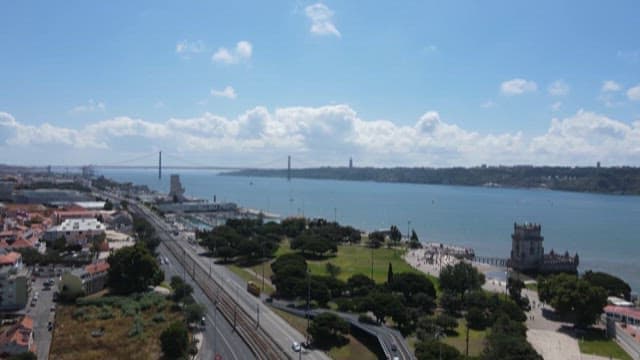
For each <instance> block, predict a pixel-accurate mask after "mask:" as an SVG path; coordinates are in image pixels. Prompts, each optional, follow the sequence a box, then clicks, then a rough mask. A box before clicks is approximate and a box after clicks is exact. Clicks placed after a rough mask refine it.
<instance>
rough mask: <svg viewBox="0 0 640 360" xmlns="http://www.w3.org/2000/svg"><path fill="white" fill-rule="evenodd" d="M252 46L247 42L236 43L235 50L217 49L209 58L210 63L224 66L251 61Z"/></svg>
mask: <svg viewBox="0 0 640 360" xmlns="http://www.w3.org/2000/svg"><path fill="white" fill-rule="evenodd" d="M252 55H253V45H251V43H250V42H248V41H244V40H243V41H238V43H236V47H235V49H231V50H229V49H227V48H224V47H221V48H219V49H218V50H217V51H216V52H215V53H214V54H213V56H212V57H211V61H213V62H220V63H224V64H237V63H240V62H243V61H247V60H249V59H251V56H252Z"/></svg>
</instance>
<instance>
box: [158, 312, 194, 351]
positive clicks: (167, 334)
mask: <svg viewBox="0 0 640 360" xmlns="http://www.w3.org/2000/svg"><path fill="white" fill-rule="evenodd" d="M160 344H161V346H162V352H163V353H164V356H165V357H166V358H168V359H180V358H182V357H184V355H185V354H186V353H187V350H188V349H189V332H188V330H187V327H186V326H185V325H184V323H182V322H180V321H176V322H174V323H172V324H171V325H169V327H168V328H166V329H165V330H164V331H163V332H162V333H161V334H160Z"/></svg>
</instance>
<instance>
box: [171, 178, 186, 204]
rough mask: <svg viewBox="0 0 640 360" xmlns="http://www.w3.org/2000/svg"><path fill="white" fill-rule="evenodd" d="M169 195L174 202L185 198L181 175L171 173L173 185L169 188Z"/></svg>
mask: <svg viewBox="0 0 640 360" xmlns="http://www.w3.org/2000/svg"><path fill="white" fill-rule="evenodd" d="M169 197H170V198H171V199H172V200H173V201H174V202H180V201H183V200H184V188H183V187H182V184H181V183H180V175H178V174H171V185H170V188H169Z"/></svg>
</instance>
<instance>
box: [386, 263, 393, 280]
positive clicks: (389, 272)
mask: <svg viewBox="0 0 640 360" xmlns="http://www.w3.org/2000/svg"><path fill="white" fill-rule="evenodd" d="M392 282H393V266H391V263H389V268H388V269H387V284H388V285H391V283H392Z"/></svg>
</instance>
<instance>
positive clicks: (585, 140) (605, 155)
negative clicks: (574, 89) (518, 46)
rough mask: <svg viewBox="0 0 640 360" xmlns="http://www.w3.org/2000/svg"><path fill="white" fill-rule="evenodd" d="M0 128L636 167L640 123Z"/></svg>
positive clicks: (301, 111) (353, 119)
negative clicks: (482, 128)
mask: <svg viewBox="0 0 640 360" xmlns="http://www.w3.org/2000/svg"><path fill="white" fill-rule="evenodd" d="M0 134H4V135H5V136H4V139H3V137H0V146H1V145H2V143H1V142H2V141H3V142H4V145H11V146H13V147H14V148H15V149H18V147H24V148H31V147H32V145H42V146H41V148H44V146H45V145H55V146H56V148H57V149H62V150H64V149H65V148H75V149H90V148H94V149H107V150H109V151H111V152H113V153H114V154H117V153H119V152H126V151H127V149H126V148H123V145H122V144H136V146H138V147H140V145H141V144H146V146H147V147H148V148H149V149H150V150H153V149H158V148H160V147H162V148H163V149H164V150H165V151H168V152H172V151H174V152H180V153H185V154H189V156H191V155H193V156H194V157H197V156H202V157H203V158H207V159H213V158H214V157H216V156H219V157H220V159H223V161H227V162H231V163H233V161H238V162H242V165H243V166H255V164H260V163H262V162H264V161H265V159H270V158H273V157H276V158H282V157H283V156H285V155H286V154H294V155H295V156H296V157H297V158H298V159H307V160H308V162H309V163H310V162H312V161H315V162H316V165H327V164H336V163H341V162H343V161H344V157H345V156H346V155H345V154H349V155H353V156H357V158H358V162H359V163H362V164H363V165H373V166H393V165H419V166H472V165H478V164H482V163H488V164H522V163H530V164H556V165H585V164H592V163H594V162H595V161H597V160H600V161H606V162H607V163H610V164H628V165H640V162H639V161H640V121H636V122H634V123H631V124H628V123H625V122H622V121H619V120H615V119H611V118H609V117H607V116H604V115H600V114H596V113H592V112H587V111H583V110H580V111H578V112H577V113H576V114H574V115H573V116H570V117H567V118H564V119H552V120H551V123H550V126H549V128H548V130H547V131H546V132H544V133H542V134H541V135H537V136H535V135H529V136H525V135H523V133H522V132H519V131H518V132H503V133H497V134H491V133H480V132H477V131H472V130H468V129H464V128H462V127H460V126H459V125H456V124H454V123H451V122H447V121H444V120H443V119H442V118H441V117H440V114H439V113H438V112H436V111H428V112H426V113H424V114H423V115H422V116H420V117H419V118H418V119H417V120H416V121H415V123H413V124H405V125H400V124H397V123H395V122H392V121H390V120H384V119H381V120H365V119H362V118H361V117H360V116H358V114H357V113H356V111H355V110H353V109H352V108H351V107H349V106H347V105H330V106H321V107H286V108H277V109H275V110H273V111H269V110H268V109H267V108H265V107H256V108H253V109H250V110H247V111H245V112H244V113H242V114H240V115H239V116H237V117H234V118H228V117H224V116H219V115H215V114H212V113H208V112H207V113H204V114H202V115H200V116H196V117H190V118H171V119H168V120H166V121H163V122H151V121H146V120H142V119H134V118H130V117H117V118H113V119H107V120H103V121H98V122H94V123H90V124H88V125H85V126H83V127H79V128H69V127H66V128H65V127H59V126H55V125H51V124H49V123H45V124H42V125H26V124H23V123H20V122H19V121H17V120H16V119H14V118H13V117H12V116H11V115H10V114H8V113H0ZM131 139H136V140H135V141H131ZM60 146H62V147H60ZM115 150H117V151H115ZM47 160H48V159H43V160H42V161H47ZM48 161H51V160H50V159H49V160H48ZM320 161H321V162H320Z"/></svg>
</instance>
